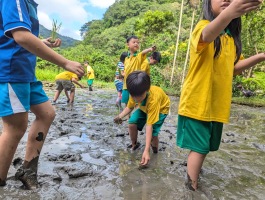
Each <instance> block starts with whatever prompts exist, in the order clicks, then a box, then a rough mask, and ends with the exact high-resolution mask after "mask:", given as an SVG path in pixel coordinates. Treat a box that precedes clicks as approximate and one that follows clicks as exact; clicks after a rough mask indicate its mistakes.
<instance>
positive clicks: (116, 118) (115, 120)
mask: <svg viewBox="0 0 265 200" xmlns="http://www.w3.org/2000/svg"><path fill="white" fill-rule="evenodd" d="M113 121H114V123H116V124H122V119H121V118H120V117H119V116H116V117H115V118H114V120H113Z"/></svg>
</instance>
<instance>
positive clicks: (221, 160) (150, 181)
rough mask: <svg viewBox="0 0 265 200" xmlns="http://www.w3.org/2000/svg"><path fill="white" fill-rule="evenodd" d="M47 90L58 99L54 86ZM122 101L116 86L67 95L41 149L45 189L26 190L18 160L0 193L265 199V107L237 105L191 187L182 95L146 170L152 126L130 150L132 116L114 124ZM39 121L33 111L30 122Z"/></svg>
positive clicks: (146, 199) (130, 199)
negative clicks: (181, 135)
mask: <svg viewBox="0 0 265 200" xmlns="http://www.w3.org/2000/svg"><path fill="white" fill-rule="evenodd" d="M46 91H47V94H48V95H49V97H50V98H51V99H52V97H53V94H54V93H53V92H54V91H53V90H52V89H49V88H47V89H46ZM115 99H116V92H115V91H114V90H100V89H95V91H93V92H89V91H88V89H83V90H82V89H77V92H76V99H75V103H74V105H73V106H70V105H67V103H66V98H65V96H64V94H61V96H60V98H59V100H58V102H57V104H55V105H54V107H55V109H56V118H55V120H54V122H53V124H52V126H51V128H50V131H49V134H48V136H47V139H46V141H45V145H44V148H43V150H42V152H41V155H40V162H39V168H38V171H39V172H38V179H39V184H40V188H38V189H37V190H35V191H26V190H23V189H21V183H20V182H19V181H16V180H15V179H14V174H15V172H16V168H15V166H11V167H10V170H9V173H8V180H7V185H6V186H5V187H0V199H8V200H13V199H15V200H17V199H24V200H28V199H47V200H49V199H50V200H60V199H67V200H68V199H69V200H75V199H76V200H82V199H84V200H85V199H86V200H87V199H89V200H90V199H91V200H92V199H93V200H97V199H104V200H105V199H107V200H109V199H110V200H112V199H113V200H114V199H115V200H120V199H121V200H122V199H126V200H138V199H142V200H153V199H154V200H157V199H163V200H171V199H172V200H173V199H174V200H175V199H195V200H200V199H264V196H265V190H264V188H265V162H264V161H265V108H251V107H247V106H238V105H233V106H232V112H231V123H230V124H228V125H225V126H224V132H223V138H222V144H221V147H220V150H219V151H217V152H214V153H210V154H209V155H208V156H207V158H206V160H205V163H204V166H203V169H202V172H201V175H200V183H199V184H200V187H199V190H198V191H196V192H191V191H189V190H187V189H186V188H185V187H184V181H185V174H186V157H187V155H188V152H189V151H188V150H183V149H180V148H178V147H176V145H175V143H176V136H175V132H176V124H177V105H178V98H175V97H171V103H172V104H171V111H170V114H169V116H168V117H167V119H166V120H165V123H164V125H163V127H162V129H161V133H160V135H159V137H160V143H159V145H160V146H159V151H158V154H153V153H151V154H150V155H151V161H150V164H149V165H148V168H144V169H139V162H140V159H141V156H142V152H143V149H144V144H145V131H143V132H139V139H138V140H139V142H141V144H142V145H141V147H140V148H139V149H138V150H136V151H135V152H131V151H129V150H127V149H126V146H127V145H128V144H129V143H130V139H129V135H128V130H127V122H126V121H125V122H124V123H123V124H122V125H116V124H114V123H113V118H114V116H116V115H117V114H118V110H117V108H116V107H115V105H114V104H115ZM32 120H33V116H32V114H31V113H30V120H29V122H31V121H32ZM0 127H1V125H0ZM26 139H27V134H25V136H24V137H23V139H22V141H21V143H20V144H19V147H18V150H17V152H16V154H15V157H14V159H15V158H24V154H25V144H26ZM18 161H19V159H18V160H16V162H18ZM16 162H15V163H16Z"/></svg>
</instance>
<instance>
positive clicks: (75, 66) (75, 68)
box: [64, 60, 85, 77]
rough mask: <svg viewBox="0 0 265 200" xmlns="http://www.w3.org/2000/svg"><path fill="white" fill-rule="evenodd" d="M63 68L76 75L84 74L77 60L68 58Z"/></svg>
mask: <svg viewBox="0 0 265 200" xmlns="http://www.w3.org/2000/svg"><path fill="white" fill-rule="evenodd" d="M64 69H65V70H67V71H70V72H73V73H75V74H76V75H77V76H80V77H81V76H84V74H85V70H84V68H83V67H82V65H81V64H80V63H79V62H75V61H71V60H68V61H67V63H66V65H65V67H64Z"/></svg>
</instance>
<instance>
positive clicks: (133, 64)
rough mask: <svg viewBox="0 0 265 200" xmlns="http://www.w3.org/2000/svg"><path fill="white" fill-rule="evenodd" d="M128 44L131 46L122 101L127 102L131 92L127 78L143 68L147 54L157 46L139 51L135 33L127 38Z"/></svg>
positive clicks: (125, 62) (125, 63) (125, 65)
mask: <svg viewBox="0 0 265 200" xmlns="http://www.w3.org/2000/svg"><path fill="white" fill-rule="evenodd" d="M127 46H128V48H129V52H128V56H127V57H126V59H125V61H124V67H125V75H124V83H123V90H122V100H121V102H122V103H125V104H127V103H128V101H129V92H128V91H127V85H126V79H127V77H128V76H129V74H130V73H132V72H133V71H136V70H141V65H142V63H143V62H144V60H145V59H146V54H147V53H149V52H152V51H155V50H156V47H155V46H153V47H150V48H148V49H145V50H143V51H142V52H140V53H138V52H137V51H138V49H139V39H138V37H136V36H135V35H133V36H130V37H128V38H127Z"/></svg>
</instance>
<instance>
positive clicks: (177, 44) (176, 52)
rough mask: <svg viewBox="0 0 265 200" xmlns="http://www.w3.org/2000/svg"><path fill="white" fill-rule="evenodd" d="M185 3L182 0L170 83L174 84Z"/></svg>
mask: <svg viewBox="0 0 265 200" xmlns="http://www.w3.org/2000/svg"><path fill="white" fill-rule="evenodd" d="M183 5H184V0H182V2H181V8H180V16H179V29H178V35H177V41H176V49H175V55H174V61H173V66H172V72H171V78H170V85H172V82H173V76H174V71H175V65H176V60H177V55H178V46H179V37H180V29H181V23H182V14H183V7H184V6H183Z"/></svg>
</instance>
